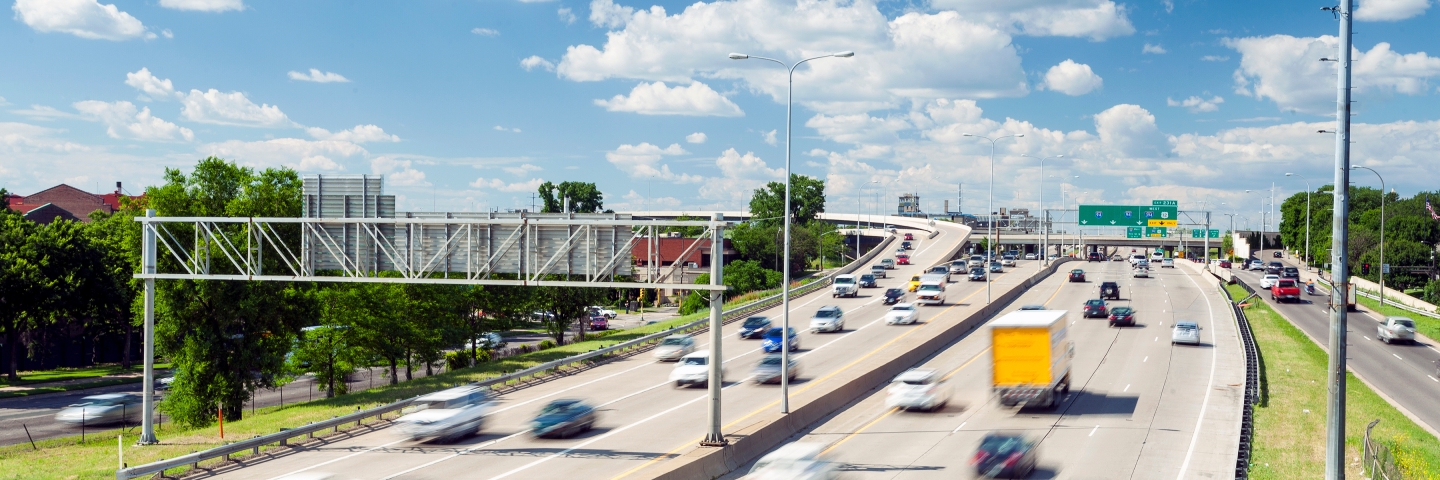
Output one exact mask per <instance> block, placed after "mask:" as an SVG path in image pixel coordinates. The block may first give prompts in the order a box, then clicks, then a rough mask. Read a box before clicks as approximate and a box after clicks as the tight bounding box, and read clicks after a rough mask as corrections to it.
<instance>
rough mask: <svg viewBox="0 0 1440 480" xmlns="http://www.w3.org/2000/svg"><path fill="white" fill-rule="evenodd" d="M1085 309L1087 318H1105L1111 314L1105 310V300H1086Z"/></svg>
mask: <svg viewBox="0 0 1440 480" xmlns="http://www.w3.org/2000/svg"><path fill="white" fill-rule="evenodd" d="M1083 308H1084V312H1085V313H1084V315H1085V318H1095V317H1101V318H1104V317H1105V316H1106V315H1109V314H1110V312H1109V311H1107V309H1106V308H1105V301H1104V300H1099V299H1096V300H1086V301H1085V305H1084V307H1083Z"/></svg>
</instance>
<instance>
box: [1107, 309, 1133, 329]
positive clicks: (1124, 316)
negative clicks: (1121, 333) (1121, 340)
mask: <svg viewBox="0 0 1440 480" xmlns="http://www.w3.org/2000/svg"><path fill="white" fill-rule="evenodd" d="M1120 325H1125V326H1128V327H1133V326H1135V309H1132V308H1130V307H1115V308H1112V309H1110V326H1112V327H1118V326H1120Z"/></svg>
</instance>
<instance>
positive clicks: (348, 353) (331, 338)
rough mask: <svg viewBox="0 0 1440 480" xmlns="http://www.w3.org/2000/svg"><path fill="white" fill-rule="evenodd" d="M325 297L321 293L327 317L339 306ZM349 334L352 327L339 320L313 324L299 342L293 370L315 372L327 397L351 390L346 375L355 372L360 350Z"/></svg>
mask: <svg viewBox="0 0 1440 480" xmlns="http://www.w3.org/2000/svg"><path fill="white" fill-rule="evenodd" d="M326 292H330V291H328V290H327V291H326ZM325 297H326V296H325V295H323V294H322V295H321V299H320V304H321V305H322V307H321V311H323V312H326V313H325V317H330V311H331V310H332V309H333V308H336V305H335V304H334V303H333V302H331V301H330V300H331V299H329V298H325ZM348 335H349V328H347V327H346V326H345V325H341V324H338V323H326V324H324V325H319V326H315V327H309V328H308V329H307V330H306V331H304V332H303V333H302V334H301V336H300V338H299V339H298V341H296V342H295V350H294V356H292V357H291V358H290V370H291V371H292V372H293V373H297V374H298V373H310V374H312V375H314V376H315V384H316V385H317V386H318V387H319V388H320V391H323V392H325V398H334V397H335V396H336V395H344V394H346V393H348V392H349V385H348V384H346V383H345V378H346V377H347V376H349V375H350V373H351V372H354V371H355V367H356V366H358V363H357V360H360V357H359V356H358V355H357V353H359V352H358V351H357V350H356V349H354V348H351V346H350V342H349V339H348V338H347V337H348Z"/></svg>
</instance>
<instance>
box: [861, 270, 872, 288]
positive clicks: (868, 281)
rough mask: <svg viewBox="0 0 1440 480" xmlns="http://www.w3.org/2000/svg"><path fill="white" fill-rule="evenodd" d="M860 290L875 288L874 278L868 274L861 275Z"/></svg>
mask: <svg viewBox="0 0 1440 480" xmlns="http://www.w3.org/2000/svg"><path fill="white" fill-rule="evenodd" d="M860 288H875V276H874V275H871V274H868V273H865V274H861V275H860Z"/></svg>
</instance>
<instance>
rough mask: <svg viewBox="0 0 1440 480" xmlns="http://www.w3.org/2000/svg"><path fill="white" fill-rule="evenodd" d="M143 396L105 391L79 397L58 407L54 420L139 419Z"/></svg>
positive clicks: (90, 422) (76, 422) (100, 421)
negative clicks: (105, 392) (77, 400)
mask: <svg viewBox="0 0 1440 480" xmlns="http://www.w3.org/2000/svg"><path fill="white" fill-rule="evenodd" d="M143 401H144V398H143V397H141V396H140V395H138V394H134V393H107V394H104V395H91V396H88V397H85V398H81V399H80V403H74V404H71V405H70V406H67V407H65V408H62V409H60V411H59V412H56V413H55V421H57V422H60V423H69V424H73V425H106V424H111V423H136V422H139V421H140V418H141V417H142V416H143V415H141V413H140V412H141V409H143V408H144V407H143V405H141V403H143Z"/></svg>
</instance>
